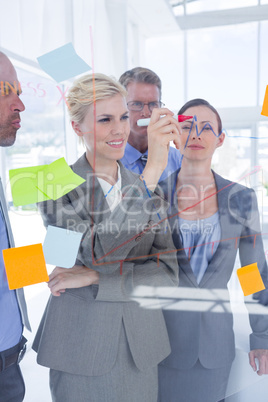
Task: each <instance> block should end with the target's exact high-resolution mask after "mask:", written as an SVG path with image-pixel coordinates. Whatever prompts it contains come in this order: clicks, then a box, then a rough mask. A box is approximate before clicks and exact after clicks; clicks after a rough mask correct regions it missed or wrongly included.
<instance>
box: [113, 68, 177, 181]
mask: <svg viewBox="0 0 268 402" xmlns="http://www.w3.org/2000/svg"><path fill="white" fill-rule="evenodd" d="M119 82H120V83H121V84H122V85H123V86H124V87H125V88H126V90H127V93H128V94H127V106H128V110H129V121H130V134H129V137H128V143H127V146H126V149H125V154H124V157H123V158H122V159H121V162H122V163H123V165H124V166H125V167H126V168H127V169H129V170H131V171H132V172H135V173H138V174H141V173H142V172H143V169H144V167H145V165H146V162H147V155H148V138H147V127H146V126H145V127H139V126H138V125H137V121H138V120H139V119H145V118H148V117H151V115H152V111H153V109H154V108H159V107H162V106H163V105H164V104H163V103H162V102H161V87H162V84H161V80H160V78H159V77H158V75H157V74H156V73H154V72H153V71H152V70H149V69H148V68H143V67H135V68H133V69H132V70H128V71H126V72H125V73H124V74H122V75H121V77H120V78H119ZM180 164H181V154H180V152H179V151H178V150H177V149H175V148H173V147H172V146H171V147H170V149H169V156H168V163H167V167H166V169H165V170H164V172H163V173H162V176H161V177H160V180H159V181H162V180H164V179H166V178H167V177H168V176H169V175H170V174H171V173H173V172H174V171H175V170H177V169H178V168H179V167H180Z"/></svg>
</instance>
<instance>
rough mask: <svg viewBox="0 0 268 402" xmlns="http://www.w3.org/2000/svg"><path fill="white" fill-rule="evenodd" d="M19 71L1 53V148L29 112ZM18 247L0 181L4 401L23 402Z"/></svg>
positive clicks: (0, 396)
mask: <svg viewBox="0 0 268 402" xmlns="http://www.w3.org/2000/svg"><path fill="white" fill-rule="evenodd" d="M20 93H21V90H20V85H19V82H18V78H17V74H16V71H15V69H14V67H13V65H12V63H11V62H10V60H9V59H8V58H7V56H6V55H5V54H4V53H2V52H0V146H1V147H9V146H11V145H13V144H14V142H15V139H16V133H17V130H18V129H19V128H20V112H23V110H24V109H25V107H24V104H23V103H22V101H21V100H20V98H19V96H20ZM9 247H14V240H13V236H12V232H11V227H10V222H9V218H8V212H7V206H6V202H5V198H4V191H3V186H2V183H1V179H0V402H8V401H10V402H21V401H22V400H23V399H24V394H25V386H24V381H23V377H22V374H21V371H20V367H19V362H20V360H21V359H22V357H23V354H24V353H25V343H26V339H25V338H24V337H23V335H22V331H23V326H24V325H25V326H26V327H27V328H28V329H29V330H30V329H31V328H30V324H29V320H28V316H27V309H26V304H25V299H24V294H23V289H17V290H16V291H15V290H9V287H8V283H7V277H6V272H5V266H4V261H3V256H2V250H4V249H7V248H9Z"/></svg>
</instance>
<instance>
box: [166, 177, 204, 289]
mask: <svg viewBox="0 0 268 402" xmlns="http://www.w3.org/2000/svg"><path fill="white" fill-rule="evenodd" d="M179 171H180V170H178V171H176V172H174V173H172V174H171V175H170V176H169V177H168V178H167V179H166V180H164V181H163V182H162V183H161V184H160V186H161V187H162V190H163V191H164V194H165V198H166V200H168V201H169V203H170V209H169V211H168V220H169V224H170V227H171V233H172V238H173V243H174V246H175V247H176V249H177V259H178V263H179V267H180V270H182V271H183V272H184V273H185V275H186V276H187V278H188V279H189V280H190V281H191V283H192V285H193V286H194V287H198V283H197V281H196V277H195V276H194V273H193V270H192V267H191V264H190V261H189V259H188V256H187V254H186V253H187V251H188V250H184V248H183V245H182V243H181V237H180V231H179V222H178V216H179V214H178V198H177V192H176V183H177V176H178V174H179Z"/></svg>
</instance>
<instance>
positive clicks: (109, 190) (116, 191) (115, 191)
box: [97, 164, 122, 212]
mask: <svg viewBox="0 0 268 402" xmlns="http://www.w3.org/2000/svg"><path fill="white" fill-rule="evenodd" d="M117 166H118V170H117V175H118V180H117V182H116V183H115V184H114V185H113V186H111V184H110V183H108V182H107V181H106V180H104V179H101V178H100V177H97V179H98V181H99V183H100V186H101V188H102V191H103V194H104V197H105V198H106V201H107V202H108V205H109V208H110V210H111V212H112V211H113V210H114V209H115V208H116V207H117V205H118V204H119V203H120V202H121V200H122V191H121V172H120V166H119V165H118V164H117Z"/></svg>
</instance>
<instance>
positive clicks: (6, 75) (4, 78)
mask: <svg viewBox="0 0 268 402" xmlns="http://www.w3.org/2000/svg"><path fill="white" fill-rule="evenodd" d="M9 84H10V85H9ZM19 88H20V87H19V82H18V78H17V74H16V71H15V69H14V67H13V65H12V64H11V62H10V61H9V59H8V58H7V57H6V56H4V55H2V54H0V146H1V147H8V146H10V145H13V144H14V142H15V139H16V133H17V130H18V129H19V128H20V112H22V111H23V110H24V109H25V107H24V104H23V103H22V101H21V100H20V98H19V95H20V89H19Z"/></svg>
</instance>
